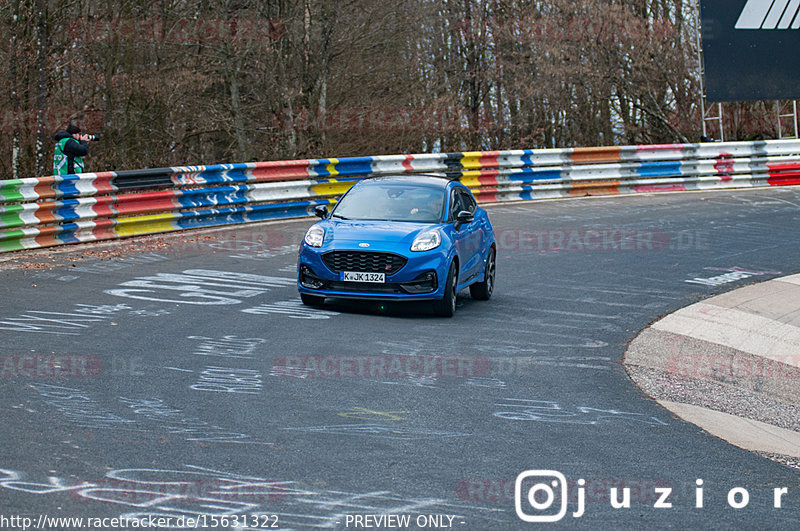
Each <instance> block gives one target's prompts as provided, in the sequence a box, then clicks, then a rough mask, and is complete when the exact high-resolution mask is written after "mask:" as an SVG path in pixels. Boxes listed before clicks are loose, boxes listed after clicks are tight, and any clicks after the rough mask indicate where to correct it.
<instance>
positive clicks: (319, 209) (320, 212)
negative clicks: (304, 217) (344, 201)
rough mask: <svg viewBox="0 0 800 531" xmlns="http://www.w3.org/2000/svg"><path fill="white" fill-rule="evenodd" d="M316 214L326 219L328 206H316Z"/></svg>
mask: <svg viewBox="0 0 800 531" xmlns="http://www.w3.org/2000/svg"><path fill="white" fill-rule="evenodd" d="M314 215H315V216H317V217H318V218H320V219H326V218H327V217H328V207H326V206H325V205H317V206H315V207H314Z"/></svg>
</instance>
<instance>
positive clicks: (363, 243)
mask: <svg viewBox="0 0 800 531" xmlns="http://www.w3.org/2000/svg"><path fill="white" fill-rule="evenodd" d="M358 246H359V247H369V244H368V243H366V242H362V243H359V244H358Z"/></svg>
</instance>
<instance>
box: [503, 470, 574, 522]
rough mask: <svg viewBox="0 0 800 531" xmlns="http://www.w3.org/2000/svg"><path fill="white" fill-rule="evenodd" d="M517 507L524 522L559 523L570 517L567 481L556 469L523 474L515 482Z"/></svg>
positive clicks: (530, 471) (515, 506) (518, 514)
mask: <svg viewBox="0 0 800 531" xmlns="http://www.w3.org/2000/svg"><path fill="white" fill-rule="evenodd" d="M523 501H525V502H527V507H526V508H525V509H526V510H527V511H526V510H523V507H522V505H523ZM514 508H515V509H516V511H517V516H519V517H520V519H522V520H523V521H525V522H558V521H559V520H561V519H562V518H564V516H565V515H566V514H567V478H565V477H564V474H562V473H561V472H557V471H555V470H526V471H525V472H522V473H521V474H520V475H518V476H517V480H516V482H515V483H514ZM556 508H557V509H558V510H555V509H556ZM531 509H532V510H531Z"/></svg>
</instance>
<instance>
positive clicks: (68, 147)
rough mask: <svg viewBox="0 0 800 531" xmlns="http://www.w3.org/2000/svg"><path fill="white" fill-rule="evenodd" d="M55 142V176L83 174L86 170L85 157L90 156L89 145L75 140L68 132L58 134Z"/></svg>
mask: <svg viewBox="0 0 800 531" xmlns="http://www.w3.org/2000/svg"><path fill="white" fill-rule="evenodd" d="M55 140H56V148H55V153H54V154H53V175H68V174H71V173H83V172H84V170H85V169H86V167H85V165H84V162H83V157H84V156H86V155H88V154H89V146H88V144H87V143H86V142H79V141H77V140H75V139H74V138H72V137H71V136H70V135H69V134H67V132H66V131H59V132H58V133H56V135H55Z"/></svg>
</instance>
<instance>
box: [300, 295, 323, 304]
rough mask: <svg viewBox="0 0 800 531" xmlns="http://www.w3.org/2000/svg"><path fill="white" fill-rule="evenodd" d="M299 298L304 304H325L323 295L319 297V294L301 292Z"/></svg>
mask: <svg viewBox="0 0 800 531" xmlns="http://www.w3.org/2000/svg"><path fill="white" fill-rule="evenodd" d="M300 300H301V301H303V304H305V305H306V306H315V307H317V306H322V305H323V304H325V297H320V296H319V295H309V294H308V293H301V294H300Z"/></svg>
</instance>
